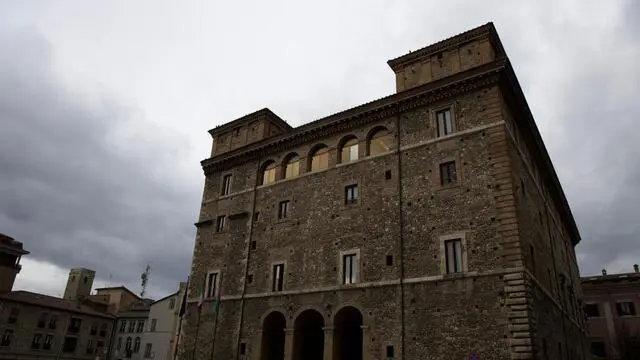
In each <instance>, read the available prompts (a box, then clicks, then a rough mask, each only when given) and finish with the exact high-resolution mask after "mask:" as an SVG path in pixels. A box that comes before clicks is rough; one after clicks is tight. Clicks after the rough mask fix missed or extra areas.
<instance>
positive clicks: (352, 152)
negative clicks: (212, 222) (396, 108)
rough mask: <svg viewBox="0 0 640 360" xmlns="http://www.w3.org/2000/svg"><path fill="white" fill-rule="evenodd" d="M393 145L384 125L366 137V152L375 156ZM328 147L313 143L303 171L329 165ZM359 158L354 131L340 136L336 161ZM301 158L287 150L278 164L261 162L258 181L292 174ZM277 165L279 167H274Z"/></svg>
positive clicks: (271, 180)
mask: <svg viewBox="0 0 640 360" xmlns="http://www.w3.org/2000/svg"><path fill="white" fill-rule="evenodd" d="M394 148H395V137H394V134H393V133H392V132H391V131H390V130H388V129H387V128H385V127H377V128H374V129H373V130H372V131H371V132H370V133H369V136H367V139H366V149H365V150H366V155H367V156H375V155H380V154H384V153H388V152H390V151H391V150H393V149H394ZM329 156H330V151H329V147H328V146H327V145H325V144H317V145H316V146H314V147H312V148H311V151H309V153H308V155H307V158H306V160H307V164H306V165H307V166H306V172H315V171H322V170H325V169H328V168H329ZM359 158H360V141H359V140H358V138H357V137H355V136H354V135H348V136H346V137H344V138H343V139H342V140H341V141H340V142H339V143H338V153H337V159H336V160H337V162H338V163H342V164H345V163H349V162H352V161H356V160H358V159H359ZM300 164H301V158H300V155H298V154H297V153H290V154H289V155H287V156H286V157H285V158H284V161H283V162H282V164H281V165H280V166H278V164H277V163H276V162H275V161H273V160H269V161H267V162H265V163H264V164H263V165H262V166H261V168H260V173H259V175H258V180H259V181H258V182H259V185H267V184H271V183H274V182H276V181H277V180H281V179H290V178H294V177H296V176H298V175H300V174H301V171H300ZM278 168H279V170H278Z"/></svg>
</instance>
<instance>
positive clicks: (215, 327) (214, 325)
mask: <svg viewBox="0 0 640 360" xmlns="http://www.w3.org/2000/svg"><path fill="white" fill-rule="evenodd" d="M221 295H222V272H220V287H219V288H218V300H216V304H215V307H214V309H215V310H216V316H215V317H214V319H213V339H212V340H211V360H213V350H214V349H215V347H216V335H217V333H218V313H220V296H221Z"/></svg>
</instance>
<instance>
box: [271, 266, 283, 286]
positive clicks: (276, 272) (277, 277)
mask: <svg viewBox="0 0 640 360" xmlns="http://www.w3.org/2000/svg"><path fill="white" fill-rule="evenodd" d="M271 289H272V290H273V291H282V290H283V289H284V264H277V265H273V284H272V287H271Z"/></svg>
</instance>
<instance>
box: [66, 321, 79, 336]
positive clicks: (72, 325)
mask: <svg viewBox="0 0 640 360" xmlns="http://www.w3.org/2000/svg"><path fill="white" fill-rule="evenodd" d="M81 326H82V319H77V318H71V321H69V328H68V329H67V332H70V333H72V334H77V333H79V332H80V327H81Z"/></svg>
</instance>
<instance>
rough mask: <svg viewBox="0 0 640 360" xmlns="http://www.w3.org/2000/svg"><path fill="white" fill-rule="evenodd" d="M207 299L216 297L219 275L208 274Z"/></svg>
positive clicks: (214, 273)
mask: <svg viewBox="0 0 640 360" xmlns="http://www.w3.org/2000/svg"><path fill="white" fill-rule="evenodd" d="M205 285H206V292H205V297H208V298H212V297H215V296H216V286H217V285H218V273H216V272H213V273H209V274H207V282H206V284H205Z"/></svg>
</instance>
